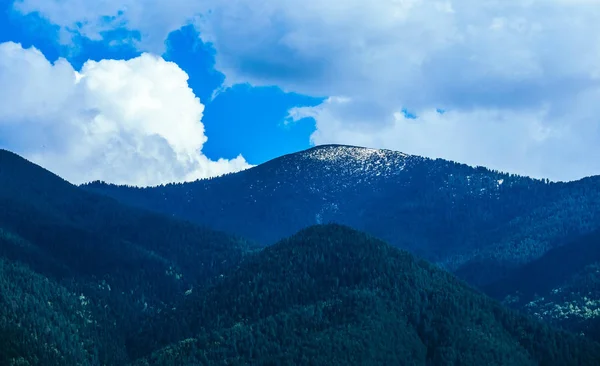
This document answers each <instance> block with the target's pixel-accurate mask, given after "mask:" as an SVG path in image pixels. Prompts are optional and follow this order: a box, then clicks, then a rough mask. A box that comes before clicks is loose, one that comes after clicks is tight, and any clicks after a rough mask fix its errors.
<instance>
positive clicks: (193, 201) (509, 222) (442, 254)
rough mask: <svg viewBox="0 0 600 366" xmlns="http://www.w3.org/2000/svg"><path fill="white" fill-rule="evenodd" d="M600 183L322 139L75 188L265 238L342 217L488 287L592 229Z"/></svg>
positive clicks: (599, 223) (598, 220) (598, 212)
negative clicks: (201, 169)
mask: <svg viewBox="0 0 600 366" xmlns="http://www.w3.org/2000/svg"><path fill="white" fill-rule="evenodd" d="M598 183H600V178H599V177H590V178H587V179H582V180H580V181H576V182H569V183H562V182H558V183H554V182H549V181H547V180H536V179H531V178H527V177H522V176H517V175H514V174H506V173H500V172H497V171H493V170H489V169H486V168H483V167H470V166H467V165H464V164H458V163H455V162H451V161H446V160H442V159H435V160H434V159H428V158H423V157H418V156H412V155H407V154H403V153H400V152H394V151H389V150H375V149H366V148H360V147H354V146H342V145H326V146H319V147H315V148H312V149H308V150H305V151H301V152H298V153H295V154H290V155H285V156H282V157H280V158H277V159H274V160H272V161H269V162H267V163H264V164H262V165H259V166H257V167H254V168H251V169H248V170H246V171H242V172H239V173H235V174H230V175H227V176H223V177H219V178H214V179H207V180H200V181H196V182H192V183H183V184H169V185H166V186H159V187H152V188H136V187H126V186H115V185H108V184H104V183H101V182H94V183H91V184H86V185H84V186H83V187H84V188H85V189H86V190H90V191H94V192H98V193H102V194H105V195H109V196H112V197H114V198H117V199H118V200H119V201H121V202H124V203H127V204H131V205H134V206H139V207H143V208H147V209H151V210H154V211H157V212H162V213H166V214H168V215H172V216H174V217H179V218H184V219H188V220H190V221H192V222H196V223H202V224H206V225H208V226H210V227H213V228H217V229H220V230H225V231H228V232H233V233H236V234H239V235H242V236H244V237H248V238H251V239H253V240H256V241H258V242H260V243H262V244H264V245H270V244H273V243H274V242H276V241H277V240H279V239H281V238H283V237H286V236H289V235H292V234H293V233H294V232H296V231H298V230H301V229H302V228H304V227H308V226H310V225H314V224H319V223H328V222H336V223H340V224H344V225H349V226H351V227H353V228H356V229H358V230H362V231H365V232H368V233H370V234H373V235H375V236H377V237H379V238H381V239H383V240H386V241H387V242H389V243H391V244H392V245H394V246H397V247H399V248H404V249H408V250H410V251H411V252H413V253H414V254H417V255H419V256H421V257H423V258H425V259H427V260H430V261H433V262H435V263H437V264H439V265H441V266H442V267H444V268H447V269H449V270H451V271H455V272H456V273H457V274H459V275H460V276H461V277H463V278H465V279H467V280H468V281H469V282H471V283H473V284H476V285H485V284H489V283H492V282H494V281H496V280H497V279H499V278H501V277H503V276H504V275H506V274H507V273H509V272H510V271H511V270H512V269H514V268H516V267H518V266H520V265H522V264H524V263H527V262H529V261H531V260H534V259H536V258H539V257H540V256H542V255H543V254H544V253H545V252H546V251H547V250H549V249H551V248H553V247H556V246H560V245H562V244H564V243H566V242H568V241H569V240H570V239H572V238H573V237H576V236H578V235H580V234H584V233H587V232H591V231H592V230H594V229H596V228H598V227H600V184H598Z"/></svg>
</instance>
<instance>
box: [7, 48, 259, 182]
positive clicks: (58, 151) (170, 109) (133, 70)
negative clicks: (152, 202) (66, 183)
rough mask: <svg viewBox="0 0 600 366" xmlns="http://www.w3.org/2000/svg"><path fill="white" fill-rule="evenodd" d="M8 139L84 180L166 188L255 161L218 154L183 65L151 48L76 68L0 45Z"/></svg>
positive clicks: (10, 143)
mask: <svg viewBox="0 0 600 366" xmlns="http://www.w3.org/2000/svg"><path fill="white" fill-rule="evenodd" d="M0 85H3V88H0V136H1V137H0V143H2V144H3V145H5V146H4V147H8V148H10V149H12V150H14V151H16V152H17V153H20V154H22V155H24V156H25V157H27V158H29V159H31V160H32V161H34V162H36V163H38V164H40V165H42V166H44V167H45V168H47V169H49V170H51V171H53V172H56V173H57V174H59V175H61V176H63V177H64V178H66V179H68V180H70V181H71V182H74V183H82V182H86V181H90V180H96V179H100V180H106V181H110V182H115V183H121V184H133V185H156V184H162V183H167V182H172V181H189V180H194V179H198V178H202V177H209V176H215V175H220V174H224V173H228V172H232V171H237V170H241V169H245V168H247V167H248V166H249V165H248V164H247V163H246V161H245V160H244V158H243V157H242V156H238V157H237V158H236V159H233V160H224V159H220V160H218V161H211V160H209V159H208V158H207V157H206V156H204V155H203V154H202V152H201V150H202V146H203V144H204V143H205V142H206V140H207V137H206V136H205V134H204V126H203V124H202V123H201V119H202V114H203V110H204V106H203V105H202V104H201V103H200V100H199V99H198V98H196V96H195V95H194V93H193V92H192V90H191V89H190V88H189V87H188V85H187V74H186V73H185V72H184V71H183V70H181V69H180V68H179V67H178V66H177V65H176V64H174V63H171V62H166V61H164V60H163V59H162V58H160V57H156V56H153V55H150V54H146V53H145V54H142V55H141V56H140V57H137V58H134V59H131V60H128V61H124V60H102V61H100V62H95V61H88V62H86V63H85V64H84V66H83V67H82V69H81V70H80V72H76V71H75V70H74V69H73V68H72V66H71V65H70V64H69V63H68V62H67V61H66V60H64V59H59V60H58V61H56V62H55V63H54V64H52V63H50V62H48V60H47V59H46V58H45V57H44V55H43V54H42V53H41V52H39V51H38V50H36V49H35V48H29V49H23V48H22V47H21V45H19V44H15V43H11V42H8V43H3V44H0Z"/></svg>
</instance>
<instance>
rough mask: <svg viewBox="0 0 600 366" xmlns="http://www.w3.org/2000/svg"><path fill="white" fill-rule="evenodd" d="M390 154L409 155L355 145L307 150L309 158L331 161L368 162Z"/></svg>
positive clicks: (306, 153)
mask: <svg viewBox="0 0 600 366" xmlns="http://www.w3.org/2000/svg"><path fill="white" fill-rule="evenodd" d="M389 155H395V156H396V157H403V158H406V157H408V156H409V155H408V154H404V153H401V152H395V151H388V150H381V149H370V148H365V147H354V146H322V147H317V148H314V149H311V150H308V151H306V152H305V156H306V157H307V158H309V159H314V160H321V161H329V162H339V161H345V160H347V159H352V160H354V161H362V162H367V161H369V160H371V159H374V158H379V159H386V158H388V157H389Z"/></svg>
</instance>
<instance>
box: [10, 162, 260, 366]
mask: <svg viewBox="0 0 600 366" xmlns="http://www.w3.org/2000/svg"><path fill="white" fill-rule="evenodd" d="M249 249H250V244H248V243H247V242H246V241H244V240H242V239H240V238H234V237H231V236H228V235H226V234H224V233H221V232H216V231H212V230H209V229H205V228H200V227H198V226H196V225H193V224H191V223H188V222H184V221H177V220H173V219H171V218H168V217H166V216H162V215H159V214H155V213H149V212H145V211H141V210H138V209H134V208H130V207H126V206H123V205H121V204H119V203H118V202H116V201H115V200H113V199H111V198H107V197H104V196H100V195H96V194H92V193H89V192H86V191H83V190H81V189H80V188H78V187H76V186H73V185H71V184H69V183H68V182H66V181H64V180H62V179H60V178H59V177H57V176H55V175H53V174H51V173H50V172H48V171H46V170H44V169H42V168H40V167H38V166H36V165H34V164H31V163H29V162H27V161H26V160H24V159H22V158H20V157H18V156H17V155H14V154H12V153H9V152H6V151H0V258H2V266H3V271H4V272H3V273H2V286H4V287H3V290H2V291H1V300H2V302H3V304H7V306H5V307H2V308H1V309H0V315H2V316H3V318H2V319H4V320H3V321H4V323H3V328H1V331H2V332H8V333H3V334H12V333H14V332H21V333H22V334H23V336H24V337H26V338H25V339H24V342H25V344H29V343H30V342H31V339H33V338H31V337H34V338H35V339H37V340H38V341H41V340H40V338H39V337H41V336H42V335H43V334H45V335H44V337H48V338H50V339H51V340H53V341H56V342H62V341H63V336H57V337H58V339H53V338H52V337H53V336H54V335H55V332H64V331H67V332H77V333H78V335H77V337H88V336H89V337H90V338H89V339H88V341H89V342H92V343H94V344H96V346H95V351H94V352H95V353H94V354H93V355H92V356H93V357H95V358H87V359H86V360H88V361H89V362H90V363H88V364H98V363H97V362H96V361H93V362H92V361H90V360H100V361H101V362H108V363H111V362H112V363H111V364H115V363H114V362H116V364H120V363H122V362H123V357H124V356H125V348H124V344H125V337H126V336H127V334H129V333H130V332H131V331H133V330H134V329H137V328H138V327H139V326H140V324H141V323H142V322H143V321H145V319H146V318H147V317H148V316H149V315H151V314H154V313H156V312H159V311H162V310H163V309H165V308H170V307H171V303H172V302H174V301H176V300H177V299H178V298H181V297H184V296H185V293H186V291H189V290H190V289H194V290H197V289H198V288H201V287H202V286H205V285H206V284H207V283H208V282H210V281H212V279H213V278H215V277H216V276H218V275H220V274H221V273H222V272H223V271H225V270H226V269H227V268H229V267H231V266H235V265H236V263H237V262H239V261H240V260H241V258H242V257H243V255H244V253H246V252H247V251H248V250H249ZM82 307H83V308H85V311H84V310H83V308H82ZM35 314H39V318H37V317H36V316H35ZM52 314H56V316H58V317H59V318H58V319H56V316H55V315H52ZM75 314H78V315H75ZM61 317H64V319H62V318H61ZM15 319H20V320H19V321H20V323H19V322H17V324H14V322H15ZM82 319H83V320H85V323H78V322H77V321H80V320H82ZM57 324H62V325H60V328H61V329H60V330H59V329H56V327H57V326H58V325H57ZM69 324H70V325H69ZM82 324H83V325H86V327H82ZM15 326H17V328H14V327H15ZM7 327H8V328H7ZM63 328H64V329H63ZM87 328H93V329H91V330H90V331H89V333H87V332H86V331H85V329H87ZM48 329H49V330H48ZM69 329H70V330H69ZM117 329H118V330H117ZM98 332H100V333H98ZM104 332H108V333H110V334H111V335H110V337H109V338H110V339H108V341H109V342H108V343H107V342H103V341H101V340H99V339H98V338H97V337H99V335H98V334H104ZM21 333H19V334H21ZM9 338H11V337H9ZM64 341H65V342H67V340H66V339H65V340H64ZM75 341H76V339H75V340H74V341H73V342H75ZM49 344H52V343H49ZM73 344H75V343H73ZM59 346H60V347H59ZM59 346H57V347H58V348H57V349H58V350H59V351H60V350H61V349H62V348H61V347H68V344H60V345H59ZM11 347H12V346H11ZM48 347H50V346H48ZM105 347H106V348H105ZM53 349H54V348H53V347H50V348H48V349H46V348H43V349H42V348H39V349H37V348H35V347H27V352H26V353H25V354H22V352H23V350H21V351H18V350H17V349H15V350H14V351H11V352H12V353H14V352H21V353H19V354H21V355H22V357H25V359H26V360H27V361H29V362H30V363H31V364H36V365H37V364H43V365H65V364H86V363H85V362H83V361H81V362H82V363H80V362H79V361H77V362H73V363H71V362H67V363H65V362H66V361H61V358H57V359H48V360H47V361H44V362H42V363H39V362H36V361H35V360H36V359H39V358H40V357H46V356H43V355H42V353H43V354H44V355H47V354H51V353H52V352H53ZM38 351H39V352H42V353H39V352H38ZM44 352H45V353H44ZM74 352H75V351H74ZM5 354H8V353H5ZM88 356H89V357H92V356H90V355H86V354H85V352H84V350H81V351H77V352H76V353H75V355H72V357H76V358H77V359H80V358H81V359H82V360H83V359H84V358H85V357H88ZM48 357H50V356H48ZM61 357H62V356H61ZM65 357H66V356H65ZM69 357H71V356H69ZM82 357H84V358H82ZM71 359H75V358H67V359H66V360H71ZM111 360H112V361H111ZM119 360H120V361H119ZM109 361H110V362H109ZM40 362H41V361H40Z"/></svg>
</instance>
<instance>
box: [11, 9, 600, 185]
mask: <svg viewBox="0 0 600 366" xmlns="http://www.w3.org/2000/svg"><path fill="white" fill-rule="evenodd" d="M184 1H185V0H181V2H178V1H176V2H175V3H173V2H171V1H166V0H164V1H159V0H154V1H151V2H134V1H133V0H127V1H125V0H104V1H102V2H100V3H99V4H101V5H98V6H95V7H90V6H77V5H78V4H83V2H82V0H62V1H58V0H43V1H42V0H21V2H20V4H21V5H19V6H18V9H21V11H23V12H25V13H26V12H30V11H34V10H39V11H40V12H41V14H42V15H44V16H46V17H47V18H48V19H50V20H51V21H53V22H55V23H57V24H60V25H61V26H63V27H73V25H74V24H75V22H76V21H83V22H84V23H85V26H84V27H83V28H85V30H84V31H85V32H86V33H89V34H94V32H96V33H97V31H98V30H100V29H103V27H106V26H107V24H106V22H105V21H102V20H100V18H99V16H100V15H115V14H116V11H117V10H118V9H122V10H124V13H123V15H122V16H120V17H119V21H121V22H123V23H124V24H126V25H127V26H128V27H129V28H130V29H137V30H140V31H141V33H142V35H147V37H148V39H147V41H144V40H143V41H142V42H141V43H140V45H139V46H140V47H142V48H144V47H153V46H152V45H155V44H156V39H157V38H161V37H162V38H164V37H166V34H167V33H168V32H167V31H168V30H172V29H176V28H177V27H178V26H177V24H180V25H183V24H185V23H186V22H190V21H192V22H194V23H195V24H196V25H197V27H198V28H199V30H200V32H201V34H202V37H203V40H204V41H210V42H213V44H214V47H215V48H216V50H217V67H218V68H219V69H220V70H221V71H223V72H224V73H225V75H226V77H227V81H226V82H227V83H228V84H234V83H239V82H250V83H252V84H254V85H273V84H274V85H278V86H280V87H282V88H283V89H285V90H288V91H295V92H300V93H305V94H309V95H316V96H345V97H347V98H349V100H351V102H350V103H343V104H340V103H337V102H335V103H332V102H329V103H325V104H323V105H321V106H319V107H317V108H316V109H313V110H312V111H308V110H302V111H301V113H304V114H306V113H312V114H313V115H315V116H316V117H317V126H318V130H317V131H316V132H315V134H314V135H313V140H314V141H315V142H334V141H335V142H341V143H349V144H368V145H370V146H372V147H388V148H393V149H397V150H402V151H405V152H408V153H427V152H429V154H436V155H439V156H441V157H444V158H454V159H458V160H461V161H463V162H466V163H471V164H474V163H477V164H483V165H488V166H491V167H493V168H499V169H505V170H510V171H513V172H518V173H523V174H531V175H539V176H547V177H550V178H554V179H573V178H578V177H581V176H584V175H590V174H599V173H600V159H598V155H600V144H598V143H597V141H598V140H599V139H600V133H599V131H598V129H599V126H600V124H599V122H598V120H599V119H598V118H597V116H598V115H599V114H600V103H599V100H598V97H599V93H598V89H599V88H600V63H599V62H598V60H600V22H598V21H597V19H600V6H599V5H600V1H598V0H595V1H594V0H586V1H584V0H580V1H567V0H527V1H519V2H515V1H500V0H484V1H475V0H454V1H430V0H378V1H375V2H365V1H360V0H346V1H337V0H306V1H296V0H277V1H276V0H267V1H261V2H255V1H251V0H236V1H216V0H206V1H203V2H200V3H199V4H202V5H197V4H196V2H186V3H185V4H184ZM172 4H173V5H172ZM125 7H126V8H125ZM209 10H210V11H209ZM64 14H66V15H64ZM111 26H114V25H111ZM153 39H154V40H153ZM404 107H406V108H408V109H409V110H411V111H414V112H416V113H417V115H419V116H420V118H419V119H418V120H417V121H403V120H400V121H396V120H395V117H394V115H395V113H397V112H398V111H400V110H401V109H402V108H404ZM436 108H443V109H446V110H448V111H449V112H448V113H447V114H444V115H439V114H436V113H434V112H433V111H434V110H435V109H436ZM407 126H410V127H407ZM539 131H546V132H544V133H543V134H541V135H540V132H539ZM342 136H343V139H342V138H341V137H342Z"/></svg>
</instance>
